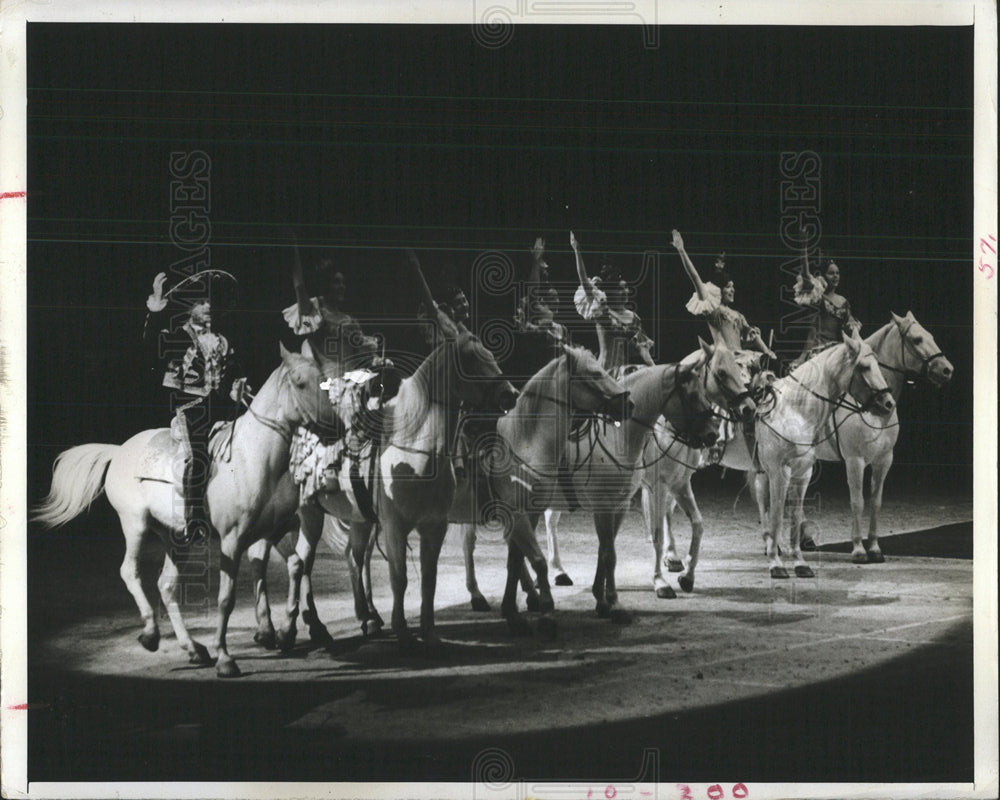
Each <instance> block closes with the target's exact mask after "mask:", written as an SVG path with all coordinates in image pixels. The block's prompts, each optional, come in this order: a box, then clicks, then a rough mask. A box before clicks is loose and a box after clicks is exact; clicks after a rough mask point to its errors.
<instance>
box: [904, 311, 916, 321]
mask: <svg viewBox="0 0 1000 800" xmlns="http://www.w3.org/2000/svg"><path fill="white" fill-rule="evenodd" d="M906 318H907V319H908V320H909V321H910V322H916V321H917V318H916V317H915V316H913V312H912V311H907V312H906Z"/></svg>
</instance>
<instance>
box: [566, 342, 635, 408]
mask: <svg viewBox="0 0 1000 800" xmlns="http://www.w3.org/2000/svg"><path fill="white" fill-rule="evenodd" d="M563 352H564V353H565V356H564V358H565V365H566V377H567V379H568V382H569V387H568V396H569V404H570V410H571V411H573V412H574V413H582V414H600V415H602V416H606V417H608V418H609V419H611V420H613V421H614V422H623V421H625V420H626V419H628V418H629V417H630V416H631V415H632V409H633V404H632V401H631V399H629V393H628V390H627V389H626V388H625V387H624V386H622V385H621V383H619V382H618V381H616V380H615V379H614V378H612V377H611V376H610V375H609V374H608V372H607V370H605V369H604V368H603V367H602V366H601V365H600V363H598V361H597V358H595V357H594V354H593V353H591V352H590V351H589V350H586V349H584V348H582V347H570V346H569V345H563Z"/></svg>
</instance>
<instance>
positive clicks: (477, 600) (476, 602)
mask: <svg viewBox="0 0 1000 800" xmlns="http://www.w3.org/2000/svg"><path fill="white" fill-rule="evenodd" d="M472 610H473V611H489V610H490V604H489V603H488V602H486V598H485V597H483V596H482V595H479V596H477V597H473V598H472Z"/></svg>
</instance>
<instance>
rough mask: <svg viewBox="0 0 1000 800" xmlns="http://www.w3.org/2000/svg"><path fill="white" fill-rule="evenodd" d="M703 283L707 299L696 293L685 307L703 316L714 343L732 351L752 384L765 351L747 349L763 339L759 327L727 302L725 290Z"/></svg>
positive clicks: (744, 378) (746, 378) (697, 315)
mask: <svg viewBox="0 0 1000 800" xmlns="http://www.w3.org/2000/svg"><path fill="white" fill-rule="evenodd" d="M703 286H704V287H705V298H704V299H702V298H700V297H699V296H698V293H697V292H695V293H694V294H692V295H691V299H690V300H688V301H687V305H686V306H685V308H687V310H688V311H689V312H690V313H691V314H694V316H696V317H704V319H705V322H707V323H708V329H709V330H710V331H711V332H712V341H713V342H714V343H715V344H718V343H719V342H722V343H723V344H725V345H726V347H728V348H729V349H730V350H732V351H733V355H734V356H735V358H736V363H737V364H739V366H740V369H741V370H743V371H744V375H743V380H744V381H745V382H746V383H747V384H749V383H750V378H751V375H752V374H754V373H756V372H758V371H759V369H760V359H761V356H762V355H763V353H759V352H756V351H751V350H748V349H746V348H747V346H748V345H751V344H754V343H755V342H757V341H759V340H760V328H755V327H753V326H752V325H750V323H749V322H747V318H746V317H744V316H743V315H742V314H741V313H740V312H739V311H737V310H736V309H735V308H732V307H731V306H727V305H726V304H724V303H723V302H722V290H721V289H720V288H719V287H718V286H716V285H715V284H714V283H711V282H705V283H704V284H703Z"/></svg>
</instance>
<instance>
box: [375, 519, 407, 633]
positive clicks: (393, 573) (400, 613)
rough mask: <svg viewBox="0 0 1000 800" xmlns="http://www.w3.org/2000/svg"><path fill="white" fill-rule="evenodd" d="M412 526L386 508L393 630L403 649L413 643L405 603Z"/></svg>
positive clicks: (385, 529)
mask: <svg viewBox="0 0 1000 800" xmlns="http://www.w3.org/2000/svg"><path fill="white" fill-rule="evenodd" d="M410 527H411V526H410V525H409V523H406V522H404V521H403V520H401V519H400V518H399V515H398V514H396V513H394V512H393V511H392V510H391V509H389V508H387V509H386V512H385V518H384V520H383V527H382V531H383V532H384V534H385V556H386V558H387V559H388V561H389V583H390V585H391V586H392V631H393V633H395V634H396V639H397V640H398V641H399V646H400V647H401V648H403V649H406V648H409V647H410V646H411V645H412V643H413V634H411V633H410V630H409V628H408V627H407V625H406V609H405V607H404V605H403V602H404V599H405V596H406V583H407V576H406V539H407V536H408V535H409V532H410Z"/></svg>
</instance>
